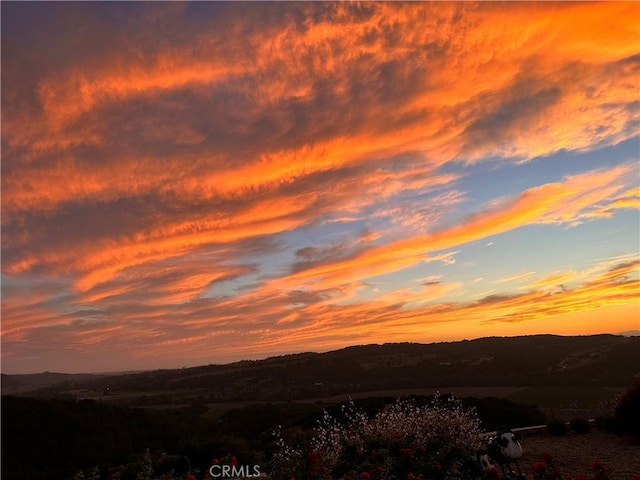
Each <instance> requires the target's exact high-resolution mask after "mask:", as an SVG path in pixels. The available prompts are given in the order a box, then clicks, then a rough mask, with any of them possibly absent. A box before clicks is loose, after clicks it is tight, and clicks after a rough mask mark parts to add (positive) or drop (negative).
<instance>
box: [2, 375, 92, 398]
mask: <svg viewBox="0 0 640 480" xmlns="http://www.w3.org/2000/svg"><path fill="white" fill-rule="evenodd" d="M1 377H2V394H3V395H11V394H14V393H23V392H29V391H32V390H36V389H42V388H45V387H52V386H55V385H59V384H64V383H68V384H71V383H75V382H84V381H87V380H95V379H97V378H101V377H104V375H94V374H90V373H79V374H78V373H53V372H43V373H33V374H27V375H5V374H4V373H3V374H1Z"/></svg>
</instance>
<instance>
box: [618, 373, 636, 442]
mask: <svg viewBox="0 0 640 480" xmlns="http://www.w3.org/2000/svg"><path fill="white" fill-rule="evenodd" d="M614 417H615V419H616V424H617V425H618V427H619V428H620V431H621V432H623V433H627V434H630V435H632V436H633V437H635V438H636V439H637V440H640V382H636V384H635V385H633V386H632V387H631V388H629V389H628V390H627V391H626V392H625V393H624V395H622V397H620V400H618V404H617V405H616V409H615V412H614Z"/></svg>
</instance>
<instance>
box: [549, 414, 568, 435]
mask: <svg viewBox="0 0 640 480" xmlns="http://www.w3.org/2000/svg"><path fill="white" fill-rule="evenodd" d="M568 430H569V429H568V428H567V424H566V423H565V422H563V421H562V420H560V419H559V418H552V419H551V420H549V423H547V431H548V432H549V433H550V434H552V435H566V434H567V431H568Z"/></svg>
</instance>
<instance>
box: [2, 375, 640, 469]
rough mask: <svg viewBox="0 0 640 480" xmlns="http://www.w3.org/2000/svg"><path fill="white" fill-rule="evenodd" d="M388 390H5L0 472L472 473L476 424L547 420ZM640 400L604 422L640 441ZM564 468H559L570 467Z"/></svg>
mask: <svg viewBox="0 0 640 480" xmlns="http://www.w3.org/2000/svg"><path fill="white" fill-rule="evenodd" d="M392 401H393V399H390V398H369V399H362V400H356V401H354V402H351V403H347V404H342V405H332V406H328V405H320V404H312V403H300V404H296V403H290V404H259V405H250V406H246V407H243V408H238V409H232V410H229V411H227V412H225V413H224V414H222V415H221V416H220V417H218V418H215V417H214V418H209V419H208V418H207V414H208V412H207V411H206V410H207V409H206V407H204V406H203V405H198V404H193V405H190V406H188V407H185V408H181V409H171V410H160V411H155V410H143V409H133V408H121V407H115V406H111V405H105V404H101V403H99V402H95V401H91V400H81V401H70V400H38V399H30V398H19V397H3V399H2V419H3V421H2V439H3V441H2V478H8V479H16V480H27V479H34V478H38V479H52V480H53V479H63V478H65V479H69V478H72V477H73V476H74V475H78V474H79V472H82V476H84V478H93V479H95V480H97V479H98V478H100V479H107V478H121V479H122V480H128V479H138V480H141V479H144V478H158V479H160V478H165V479H170V478H171V479H173V478H183V477H184V476H185V475H194V476H195V477H193V478H196V479H197V480H201V479H202V478H205V474H206V472H207V471H208V469H209V468H210V467H211V466H212V464H213V463H212V460H213V459H215V460H216V461H217V462H218V464H220V465H222V464H227V465H231V464H232V463H233V462H236V463H237V464H238V463H239V464H242V465H259V466H261V467H262V472H270V474H271V477H270V478H272V479H273V480H280V479H283V480H290V479H291V478H292V477H293V478H295V479H296V480H316V479H317V480H320V479H322V480H328V479H345V480H349V479H355V478H358V480H361V479H367V478H370V479H371V480H387V479H392V478H397V479H401V478H402V479H404V478H407V479H409V478H415V479H418V478H423V479H424V480H426V479H427V478H429V479H440V478H442V479H446V478H451V479H453V478H466V477H465V476H464V475H467V473H465V472H468V467H465V462H466V461H467V460H469V459H470V458H471V456H472V455H473V452H474V451H475V448H476V447H477V446H478V442H479V441H480V440H479V432H480V430H492V429H495V428H496V427H497V426H498V425H500V424H503V426H506V427H517V426H522V425H531V424H537V423H543V422H544V416H543V415H542V414H541V412H539V411H538V410H537V409H535V408H534V407H532V406H526V405H521V404H514V403H512V402H509V401H507V400H503V399H495V398H494V399H469V398H467V399H463V400H455V401H454V400H452V399H451V398H450V397H447V396H443V397H439V398H438V397H435V398H434V397H431V398H427V397H414V398H410V399H404V400H402V401H400V402H399V403H395V404H394V405H393V404H392V403H391V402H392ZM639 402H640V386H636V387H634V388H633V389H630V390H629V391H628V392H627V394H626V395H625V396H624V397H622V398H621V399H620V400H619V402H618V404H617V408H616V415H615V416H612V417H610V418H603V419H602V421H601V425H600V426H602V427H607V428H611V429H617V430H618V431H620V432H621V433H624V434H626V435H636V436H637V440H640V435H639V434H638V432H640V425H639V420H638V412H640V408H639V407H640V405H639ZM552 425H553V422H550V426H552ZM571 428H572V429H574V431H576V432H578V430H579V429H581V428H584V423H583V422H580V421H578V420H577V419H576V420H575V421H574V422H572V423H571ZM274 431H275V432H277V435H275V436H274ZM557 433H558V434H562V433H563V432H557ZM145 451H146V452H147V453H145V454H144V455H143V452H145ZM551 471H553V470H551V469H548V470H547V472H551ZM603 472H605V473H606V470H603ZM564 473H565V474H563V476H562V477H558V478H562V480H566V479H567V476H566V475H569V474H571V472H564ZM363 474H364V476H363ZM483 474H484V473H483ZM487 474H489V473H487ZM490 474H491V475H493V473H490ZM602 474H603V473H602ZM367 475H368V476H367ZM411 475H413V476H414V477H411ZM545 475H546V473H545ZM78 478H81V477H78ZM185 478H186V477H185ZM189 478H191V477H189ZM469 478H471V477H469ZM542 478H552V477H542ZM596 478H605V477H596ZM583 480H584V479H583ZM625 480H628V479H625Z"/></svg>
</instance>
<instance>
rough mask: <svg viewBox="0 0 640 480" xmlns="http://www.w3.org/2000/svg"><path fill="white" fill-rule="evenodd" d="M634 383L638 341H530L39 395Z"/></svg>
mask: <svg viewBox="0 0 640 480" xmlns="http://www.w3.org/2000/svg"><path fill="white" fill-rule="evenodd" d="M13 377H14V376H8V378H7V380H8V381H11V380H12V379H13ZM635 378H640V337H624V336H618V335H593V336H578V337H563V336H555V335H534V336H524V337H490V338H481V339H477V340H470V341H467V340H465V341H461V342H446V343H432V344H418V343H394V344H384V345H364V346H353V347H348V348H344V349H341V350H336V351H332V352H327V353H321V354H319V353H301V354H295V355H285V356H279V357H272V358H268V359H266V360H257V361H241V362H236V363H232V364H229V365H206V366H201V367H194V368H182V369H176V370H157V371H150V372H143V373H136V374H127V375H118V376H105V377H100V378H92V379H85V380H83V381H75V380H73V381H70V382H65V384H64V385H58V386H53V387H51V388H47V389H43V390H39V391H38V392H35V393H34V395H37V396H51V395H59V394H62V393H64V392H67V393H69V392H72V393H73V395H80V396H82V395H83V394H82V393H81V392H80V393H78V390H79V389H81V390H82V391H85V392H98V393H95V395H102V393H103V392H105V391H106V389H107V388H108V389H109V391H110V393H111V400H116V398H118V397H119V396H120V397H124V398H126V399H127V401H132V402H135V404H138V405H144V404H171V403H181V402H187V403H188V402H191V401H198V402H203V403H212V402H234V401H277V400H284V401H286V400H300V399H313V398H324V397H327V396H331V395H340V394H352V393H357V392H370V391H384V390H393V389H411V388H425V387H472V386H612V387H624V386H627V385H629V384H630V383H632V381H633V380H634V379H635ZM4 382H5V376H3V384H4ZM125 392H126V393H127V395H124V393H125ZM133 392H136V394H137V396H136V395H132V393H133ZM95 395H94V396H95ZM134 397H135V400H132V399H133V398H134Z"/></svg>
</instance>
